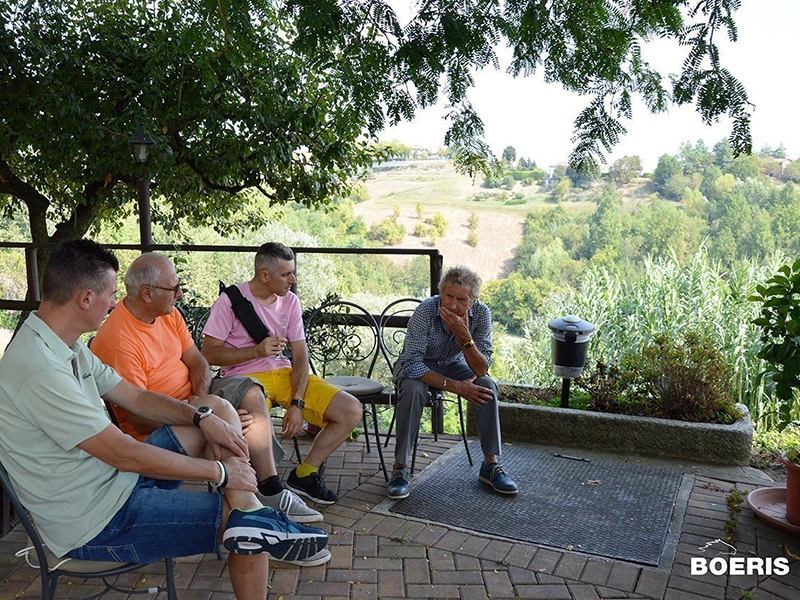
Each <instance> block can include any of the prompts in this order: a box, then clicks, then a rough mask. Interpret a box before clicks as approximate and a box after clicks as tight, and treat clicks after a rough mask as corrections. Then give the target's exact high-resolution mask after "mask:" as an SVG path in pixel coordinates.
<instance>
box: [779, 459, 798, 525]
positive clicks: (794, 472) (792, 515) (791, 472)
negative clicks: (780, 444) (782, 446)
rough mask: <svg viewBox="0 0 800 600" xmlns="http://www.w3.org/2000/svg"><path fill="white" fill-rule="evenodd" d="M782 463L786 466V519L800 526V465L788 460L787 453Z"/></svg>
mask: <svg viewBox="0 0 800 600" xmlns="http://www.w3.org/2000/svg"><path fill="white" fill-rule="evenodd" d="M781 462H783V464H784V465H785V466H786V518H787V519H788V520H789V523H791V524H792V525H799V526H800V465H798V464H797V463H795V462H792V461H791V460H789V459H788V458H786V453H785V452H782V453H781Z"/></svg>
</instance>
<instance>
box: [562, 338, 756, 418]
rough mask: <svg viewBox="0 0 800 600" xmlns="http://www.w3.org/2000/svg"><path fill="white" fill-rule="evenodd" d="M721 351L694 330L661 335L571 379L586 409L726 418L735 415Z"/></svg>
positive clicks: (659, 415)
mask: <svg viewBox="0 0 800 600" xmlns="http://www.w3.org/2000/svg"><path fill="white" fill-rule="evenodd" d="M730 381H731V377H730V371H729V369H728V367H727V365H726V364H725V362H724V360H723V358H722V354H721V352H720V351H719V350H718V349H717V348H716V346H715V345H714V344H713V343H712V342H711V341H710V340H708V339H706V338H703V337H702V336H700V335H699V334H698V333H696V332H693V331H690V332H687V333H686V334H685V335H684V336H683V337H682V339H675V338H673V337H671V336H670V335H666V334H662V335H658V336H656V337H655V339H654V340H653V343H652V344H650V345H648V346H646V347H645V348H643V349H642V350H641V351H639V352H637V353H635V354H631V355H628V356H626V357H625V358H623V359H622V361H621V363H620V364H619V365H616V364H606V363H603V362H601V361H597V363H596V365H595V367H594V369H593V370H592V371H591V372H590V373H588V374H584V375H582V376H581V377H580V378H578V379H577V380H576V386H577V387H579V388H580V389H583V390H585V391H586V392H587V393H588V394H589V407H590V410H597V411H602V412H610V413H617V414H628V415H641V416H647V417H658V418H661V419H674V420H679V421H688V422H693V423H732V422H734V421H735V420H736V419H737V418H739V417H740V416H741V415H740V414H739V411H737V410H736V407H735V405H734V401H733V398H732V395H731V384H730Z"/></svg>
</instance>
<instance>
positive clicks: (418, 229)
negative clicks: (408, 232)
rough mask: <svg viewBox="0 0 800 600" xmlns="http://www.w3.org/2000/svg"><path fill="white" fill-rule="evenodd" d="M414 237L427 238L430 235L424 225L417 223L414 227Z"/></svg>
mask: <svg viewBox="0 0 800 600" xmlns="http://www.w3.org/2000/svg"><path fill="white" fill-rule="evenodd" d="M414 235H415V236H417V237H425V236H426V235H428V228H427V227H425V225H424V224H422V223H417V224H416V225H415V226H414Z"/></svg>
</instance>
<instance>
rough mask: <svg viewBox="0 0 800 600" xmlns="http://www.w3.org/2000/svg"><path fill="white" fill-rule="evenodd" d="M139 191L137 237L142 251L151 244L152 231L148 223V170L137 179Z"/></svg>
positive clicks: (145, 250)
mask: <svg viewBox="0 0 800 600" xmlns="http://www.w3.org/2000/svg"><path fill="white" fill-rule="evenodd" d="M137 188H138V191H139V239H140V241H141V246H142V252H147V250H148V249H149V248H150V246H152V245H153V231H152V228H151V223H150V171H145V172H144V174H143V175H142V176H141V177H140V178H139V180H138V181H137Z"/></svg>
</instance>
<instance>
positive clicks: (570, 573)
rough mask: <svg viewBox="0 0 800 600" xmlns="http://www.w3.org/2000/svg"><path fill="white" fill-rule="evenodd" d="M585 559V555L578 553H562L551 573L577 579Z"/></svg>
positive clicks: (584, 564)
mask: <svg viewBox="0 0 800 600" xmlns="http://www.w3.org/2000/svg"><path fill="white" fill-rule="evenodd" d="M587 560H588V558H587V557H586V556H581V555H580V554H564V555H563V556H562V557H561V560H560V561H558V565H556V569H555V571H553V575H557V576H558V577H563V578H564V579H572V580H573V581H578V580H580V578H581V573H582V572H583V568H584V567H585V566H586V561H587Z"/></svg>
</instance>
